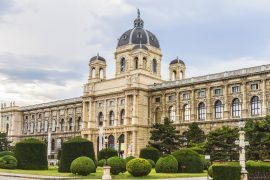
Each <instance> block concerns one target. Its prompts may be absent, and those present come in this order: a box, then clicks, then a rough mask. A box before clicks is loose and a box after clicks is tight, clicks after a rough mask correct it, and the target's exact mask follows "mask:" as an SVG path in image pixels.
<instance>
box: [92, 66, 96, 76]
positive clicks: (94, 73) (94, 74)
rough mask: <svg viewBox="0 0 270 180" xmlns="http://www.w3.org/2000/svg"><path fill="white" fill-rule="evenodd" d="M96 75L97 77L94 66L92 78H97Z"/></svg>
mask: <svg viewBox="0 0 270 180" xmlns="http://www.w3.org/2000/svg"><path fill="white" fill-rule="evenodd" d="M95 77H96V69H95V68H92V78H95Z"/></svg>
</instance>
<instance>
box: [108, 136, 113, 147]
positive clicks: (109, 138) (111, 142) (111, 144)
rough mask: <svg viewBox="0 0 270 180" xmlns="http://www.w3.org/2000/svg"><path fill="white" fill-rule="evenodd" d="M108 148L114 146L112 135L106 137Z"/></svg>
mask: <svg viewBox="0 0 270 180" xmlns="http://www.w3.org/2000/svg"><path fill="white" fill-rule="evenodd" d="M108 148H115V142H114V136H113V135H109V137H108Z"/></svg>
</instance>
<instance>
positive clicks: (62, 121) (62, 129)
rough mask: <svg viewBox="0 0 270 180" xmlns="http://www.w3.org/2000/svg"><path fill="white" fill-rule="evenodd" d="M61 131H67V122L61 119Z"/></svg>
mask: <svg viewBox="0 0 270 180" xmlns="http://www.w3.org/2000/svg"><path fill="white" fill-rule="evenodd" d="M60 131H61V132H64V131H65V121H64V119H61V122H60Z"/></svg>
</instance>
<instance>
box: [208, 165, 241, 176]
mask: <svg viewBox="0 0 270 180" xmlns="http://www.w3.org/2000/svg"><path fill="white" fill-rule="evenodd" d="M212 169H213V180H240V172H241V167H240V165H239V163H223V164H213V165H212Z"/></svg>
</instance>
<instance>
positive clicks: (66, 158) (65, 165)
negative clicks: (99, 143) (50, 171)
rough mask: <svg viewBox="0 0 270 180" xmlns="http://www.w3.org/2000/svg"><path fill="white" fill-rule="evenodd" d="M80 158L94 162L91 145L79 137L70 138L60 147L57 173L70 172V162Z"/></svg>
mask: <svg viewBox="0 0 270 180" xmlns="http://www.w3.org/2000/svg"><path fill="white" fill-rule="evenodd" d="M81 156H86V157H89V158H91V159H92V160H93V161H94V162H95V160H96V159H95V152H94V148H93V143H92V142H91V141H88V140H87V139H83V138H81V137H75V138H72V139H70V140H68V141H66V142H64V143H63V145H62V151H61V157H60V164H59V168H58V171H59V172H70V165H71V162H72V161H73V160H74V159H76V158H78V157H81Z"/></svg>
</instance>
